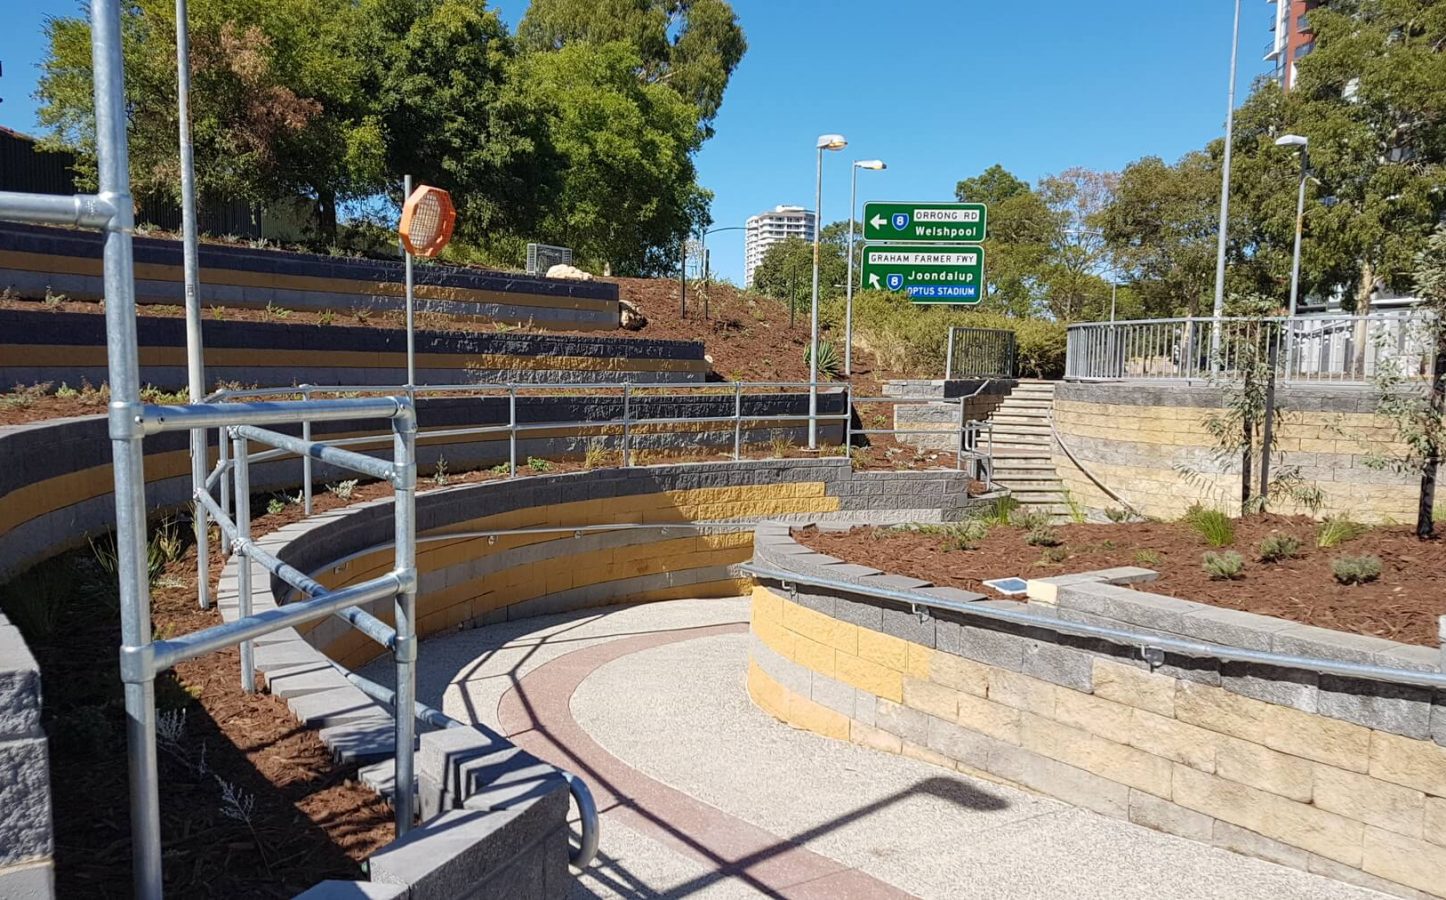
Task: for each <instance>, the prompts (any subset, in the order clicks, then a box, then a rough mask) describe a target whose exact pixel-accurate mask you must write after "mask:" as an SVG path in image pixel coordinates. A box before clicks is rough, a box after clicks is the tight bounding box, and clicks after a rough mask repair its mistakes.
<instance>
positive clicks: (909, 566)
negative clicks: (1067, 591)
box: [794, 515, 1446, 647]
mask: <svg viewBox="0 0 1446 900" xmlns="http://www.w3.org/2000/svg"><path fill="white" fill-rule="evenodd" d="M1319 527H1320V526H1319V524H1318V523H1316V522H1313V521H1311V520H1310V519H1307V518H1305V517H1300V516H1296V517H1289V516H1277V515H1263V516H1251V517H1246V518H1242V519H1237V520H1236V521H1235V542H1234V544H1233V545H1232V546H1231V547H1230V548H1225V549H1234V550H1235V551H1236V552H1238V553H1240V554H1241V555H1242V556H1243V557H1245V569H1244V573H1243V577H1241V578H1240V579H1238V580H1234V581H1217V580H1212V579H1211V578H1210V576H1209V574H1208V573H1206V571H1205V569H1204V567H1203V566H1202V561H1201V560H1202V556H1203V554H1204V553H1205V552H1206V551H1207V550H1211V549H1212V548H1211V547H1210V546H1209V545H1208V544H1207V543H1206V542H1205V540H1204V538H1202V537H1201V536H1200V535H1199V533H1197V532H1196V531H1195V530H1194V529H1192V528H1191V527H1190V526H1189V525H1187V524H1185V523H1183V522H1142V523H1131V524H1119V525H1105V524H1100V525H1094V524H1079V525H1076V524H1070V525H1061V526H1057V527H1056V528H1055V531H1056V533H1057V535H1058V536H1059V538H1060V539H1061V540H1062V542H1063V543H1062V545H1061V548H1060V549H1061V550H1062V552H1063V554H1064V559H1063V560H1062V561H1051V560H1050V559H1048V558H1046V556H1045V553H1046V551H1045V549H1044V548H1041V547H1034V546H1030V545H1028V544H1026V543H1025V534H1026V532H1025V531H1024V529H1022V528H1016V527H1005V526H995V527H993V528H991V529H990V531H989V534H988V536H987V537H985V538H984V539H983V540H982V541H980V542H979V543H978V545H977V546H976V548H975V549H973V550H958V549H951V548H950V547H949V546H948V542H947V540H946V538H945V537H944V536H942V535H939V534H926V533H915V532H910V531H902V530H892V529H881V528H854V529H852V530H850V531H848V532H821V531H818V530H817V529H812V528H808V529H801V530H797V531H795V532H794V534H795V537H796V538H797V539H798V540H799V541H801V542H802V543H804V544H806V545H807V546H809V547H811V548H812V549H814V550H817V551H819V552H820V553H826V554H828V555H830V556H835V557H838V558H840V559H844V560H847V561H849V562H853V563H859V564H862V565H866V566H872V567H873V568H876V569H882V570H883V571H886V572H893V573H896V574H899V575H907V576H910V577H913V578H922V579H926V580H928V581H931V582H933V583H935V584H938V585H945V586H950V587H958V588H962V589H965V590H971V591H978V592H981V593H984V594H992V592H991V591H990V590H989V589H988V588H985V587H984V586H983V585H982V582H983V581H984V580H985V579H992V578H1003V577H1007V576H1011V575H1015V576H1019V577H1021V578H1042V577H1048V576H1052V575H1067V574H1071V573H1075V572H1087V571H1090V570H1092V569H1104V568H1110V567H1113V566H1143V567H1145V568H1147V569H1154V570H1156V571H1158V572H1159V573H1160V578H1159V580H1158V581H1155V582H1152V583H1148V584H1141V585H1138V586H1137V587H1138V588H1139V589H1140V590H1144V591H1149V592H1151V593H1158V594H1168V595H1170V596H1175V597H1181V598H1184V599H1187V600H1194V601H1197V602H1200V603H1208V604H1210V605H1212V606H1223V607H1227V608H1229V609H1238V610H1244V611H1247V612H1253V613H1259V614H1261V615H1267V616H1278V617H1280V618H1284V619H1290V620H1292V621H1296V622H1302V623H1304V624H1307V625H1317V626H1320V627H1322V628H1333V629H1336V630H1338V631H1350V632H1355V633H1358V634H1368V635H1375V636H1378V637H1383V638H1388V639H1390V640H1394V641H1401V642H1403V643H1408V644H1424V645H1426V646H1433V647H1434V646H1436V644H1437V642H1438V638H1437V619H1438V617H1439V616H1441V615H1443V614H1446V541H1440V540H1436V541H1420V540H1417V538H1416V536H1415V534H1414V532H1413V530H1412V529H1410V528H1406V527H1402V526H1389V527H1379V528H1372V529H1371V530H1369V531H1367V532H1366V533H1365V534H1363V535H1361V536H1360V537H1358V538H1355V539H1353V540H1349V541H1346V542H1344V543H1341V544H1338V545H1337V546H1335V547H1333V548H1330V549H1323V548H1320V547H1317V546H1316V536H1317V533H1318V531H1319ZM1277 533H1278V534H1287V535H1291V536H1293V537H1295V538H1297V539H1298V540H1299V541H1300V543H1301V550H1300V554H1301V555H1300V556H1299V557H1297V558H1295V559H1287V560H1283V561H1281V562H1276V563H1265V562H1260V561H1259V559H1258V558H1257V554H1256V548H1257V546H1258V545H1259V543H1260V541H1261V539H1262V538H1264V537H1266V536H1267V535H1270V534H1277ZM1361 555H1372V556H1376V557H1378V558H1379V559H1380V560H1381V575H1380V578H1379V580H1377V581H1375V582H1372V583H1369V584H1362V585H1354V586H1348V585H1342V584H1339V583H1337V582H1336V580H1335V578H1334V576H1333V575H1332V572H1331V561H1332V560H1333V559H1335V558H1336V557H1339V556H1361Z"/></svg>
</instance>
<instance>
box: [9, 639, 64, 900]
mask: <svg viewBox="0 0 1446 900" xmlns="http://www.w3.org/2000/svg"><path fill="white" fill-rule="evenodd" d="M50 823H51V818H50V766H49V753H48V751H47V743H46V738H45V733H44V732H43V731H41V730H40V668H39V667H38V666H37V665H36V664H35V658H34V657H33V656H31V655H30V650H29V648H27V647H26V646H25V641H24V640H23V639H22V638H21V637H20V632H19V631H17V630H16V629H15V627H14V626H13V625H11V624H10V622H9V621H8V620H7V619H6V618H5V616H4V615H3V614H0V897H14V898H25V900H31V898H33V900H41V898H48V897H51V896H53V895H54V890H55V888H54V884H53V879H52V875H51V854H52V853H53V852H54V848H55V838H54V835H53V833H52V831H51V824H50Z"/></svg>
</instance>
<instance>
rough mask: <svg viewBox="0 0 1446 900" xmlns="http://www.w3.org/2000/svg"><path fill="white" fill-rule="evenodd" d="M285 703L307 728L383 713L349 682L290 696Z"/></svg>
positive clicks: (368, 717)
mask: <svg viewBox="0 0 1446 900" xmlns="http://www.w3.org/2000/svg"><path fill="white" fill-rule="evenodd" d="M286 706H287V708H288V709H290V710H291V714H292V715H294V716H296V719H297V721H299V722H300V723H301V724H303V725H305V726H307V727H308V728H323V727H326V726H330V725H339V724H341V723H342V722H355V721H357V720H358V719H375V718H377V717H378V716H382V715H385V714H386V711H385V710H383V709H382V708H381V707H380V706H378V705H377V704H376V703H374V702H373V701H372V699H371V698H370V697H368V696H367V695H366V694H363V693H362V692H361V691H360V690H359V689H357V688H355V687H351V686H348V687H345V688H333V689H332V690H329V691H318V692H316V693H314V694H302V695H301V696H298V697H292V698H291V699H289V700H287V701H286Z"/></svg>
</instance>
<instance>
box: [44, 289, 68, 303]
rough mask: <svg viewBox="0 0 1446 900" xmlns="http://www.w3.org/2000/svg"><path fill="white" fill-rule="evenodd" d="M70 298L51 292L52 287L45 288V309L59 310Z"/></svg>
mask: <svg viewBox="0 0 1446 900" xmlns="http://www.w3.org/2000/svg"><path fill="white" fill-rule="evenodd" d="M69 299H70V298H69V297H67V296H65V295H64V294H57V293H54V292H52V291H51V290H50V285H46V286H45V307H46V309H59V308H60V304H62V303H64V302H65V301H67V300H69Z"/></svg>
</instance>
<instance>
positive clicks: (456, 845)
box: [370, 788, 568, 900]
mask: <svg viewBox="0 0 1446 900" xmlns="http://www.w3.org/2000/svg"><path fill="white" fill-rule="evenodd" d="M567 799H568V797H567V791H566V788H563V789H562V790H560V791H556V792H554V793H553V794H550V795H548V796H546V797H541V798H538V799H535V800H532V801H530V802H528V803H524V804H521V805H519V806H515V807H512V808H510V809H501V810H485V811H484V810H471V809H460V810H453V811H450V812H445V813H442V814H441V815H440V816H437V817H436V818H435V819H432V820H431V821H429V822H425V823H423V824H422V825H421V826H419V827H417V828H414V829H412V830H411V831H410V832H408V833H407V835H406V836H405V837H402V838H399V839H398V840H396V841H393V842H392V843H390V844H388V845H387V846H385V847H383V848H382V849H381V850H378V851H377V852H376V853H375V854H373V855H372V858H371V860H370V867H371V876H372V879H373V880H374V881H378V882H382V883H385V884H403V885H407V886H408V887H409V889H410V891H409V893H408V895H407V896H408V898H409V900H433V898H435V900H452V898H456V897H484V896H485V897H493V896H497V895H494V894H492V893H491V892H490V891H487V886H488V884H489V882H490V881H491V880H492V879H493V878H494V877H495V876H497V875H498V874H499V873H501V872H504V871H505V870H506V868H507V867H508V865H509V864H510V863H511V862H512V861H513V860H515V859H516V858H517V857H518V856H520V855H521V854H523V853H524V852H526V851H527V850H529V849H530V848H532V847H533V846H535V845H536V844H538V843H539V842H540V841H542V840H543V839H545V838H548V837H554V838H555V837H556V836H558V835H559V834H562V835H565V833H566V832H565V831H563V830H562V829H563V828H564V827H565V824H566V818H567Z"/></svg>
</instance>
